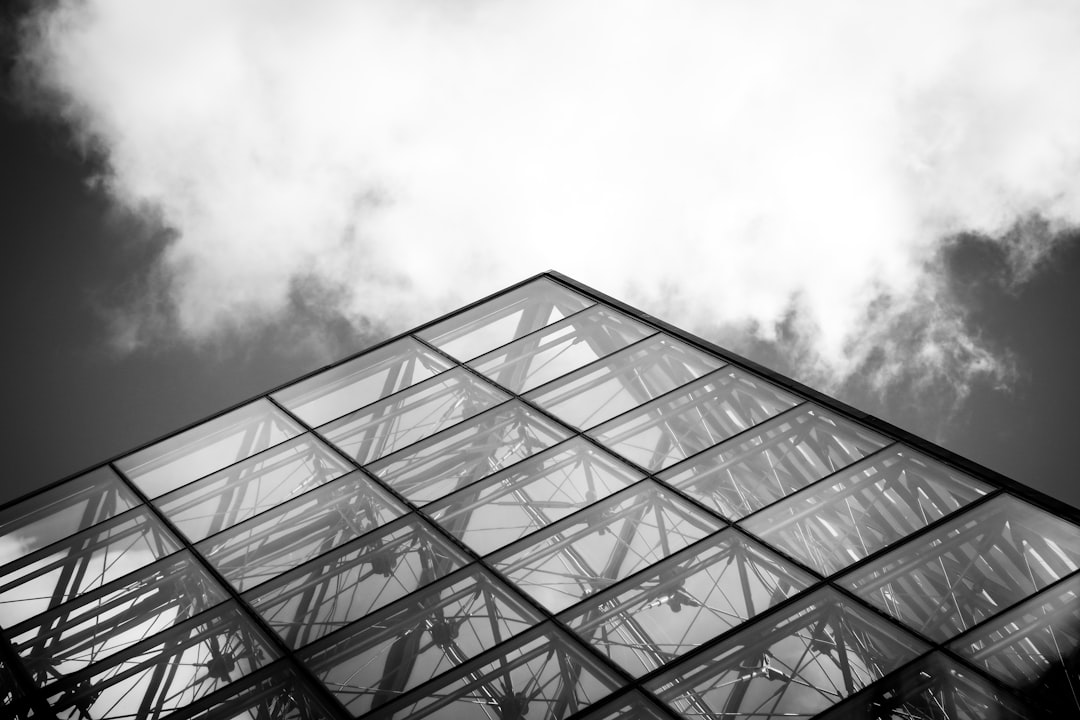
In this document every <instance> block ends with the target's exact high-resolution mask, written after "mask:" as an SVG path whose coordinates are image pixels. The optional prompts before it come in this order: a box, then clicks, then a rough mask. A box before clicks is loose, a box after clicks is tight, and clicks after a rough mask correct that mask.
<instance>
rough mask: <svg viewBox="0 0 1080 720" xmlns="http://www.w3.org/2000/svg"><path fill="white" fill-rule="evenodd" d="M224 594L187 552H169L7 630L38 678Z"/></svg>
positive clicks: (78, 664) (58, 673)
mask: <svg viewBox="0 0 1080 720" xmlns="http://www.w3.org/2000/svg"><path fill="white" fill-rule="evenodd" d="M225 599H226V595H225V591H224V590H222V589H221V587H220V586H219V585H218V584H217V583H215V582H214V581H213V580H212V579H211V578H210V576H209V575H207V573H206V571H205V570H203V569H202V566H201V565H199V564H198V563H197V562H196V561H195V560H194V559H193V558H192V556H191V554H190V553H187V552H183V553H178V554H176V555H172V556H170V557H168V558H166V559H164V560H161V561H159V562H157V563H154V564H153V565H150V566H147V567H145V568H142V569H140V570H137V571H135V572H134V573H132V574H130V575H127V576H125V577H123V578H120V579H119V580H116V581H114V582H112V583H109V584H108V585H106V586H104V587H101V588H98V589H97V590H94V591H92V592H89V593H86V594H84V595H80V596H79V597H77V598H75V599H74V600H72V601H71V602H69V603H67V604H64V605H61V606H60V607H58V608H56V609H54V610H49V611H48V612H45V613H42V614H40V615H35V616H34V617H33V618H31V619H30V620H28V621H26V622H24V623H21V624H20V625H17V626H15V627H13V628H11V629H10V630H9V631H8V632H7V633H6V634H7V635H8V636H9V637H10V638H11V639H12V644H13V645H14V647H15V649H16V650H17V651H18V653H19V654H20V655H21V656H22V658H23V664H24V665H25V666H26V669H27V670H28V671H29V672H30V673H31V675H33V677H34V679H35V680H36V681H37V682H38V683H39V684H40V685H45V684H46V683H48V682H51V681H52V680H55V679H56V678H59V677H62V676H64V675H68V674H70V673H73V672H76V671H78V670H82V669H83V668H85V667H86V666H87V665H89V664H90V663H94V662H97V661H99V660H102V659H104V658H106V657H108V656H110V655H112V654H113V653H115V652H119V651H120V650H123V649H124V648H127V647H130V646H132V645H134V644H135V643H137V642H140V641H142V640H145V639H146V638H148V637H150V636H151V635H153V634H155V633H157V632H159V631H161V630H163V629H165V628H168V627H172V626H173V625H176V624H178V623H181V622H183V621H184V620H186V619H188V618H189V617H192V616H193V615H197V614H199V613H200V612H202V611H204V610H206V609H208V608H210V607H213V606H214V605H216V604H218V603H220V602H222V601H224V600H225Z"/></svg>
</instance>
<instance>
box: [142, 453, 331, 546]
mask: <svg viewBox="0 0 1080 720" xmlns="http://www.w3.org/2000/svg"><path fill="white" fill-rule="evenodd" d="M348 470H349V466H348V465H347V464H346V463H345V460H343V459H342V458H340V457H338V456H337V454H336V453H334V452H333V451H332V450H330V449H329V448H328V447H326V446H325V445H323V444H322V443H321V442H319V441H318V440H317V439H316V438H315V437H313V436H312V435H301V436H300V437H298V438H294V439H292V440H290V441H288V442H286V443H282V444H281V445H278V446H277V447H275V448H274V449H272V450H267V451H266V452H264V453H260V454H259V455H255V456H254V457H250V458H248V459H247V460H244V461H243V462H240V463H237V464H235V465H231V466H229V467H227V468H225V469H224V470H221V471H220V472H216V473H214V474H213V475H211V476H209V477H206V478H203V479H202V480H200V481H198V482H196V483H193V484H191V485H187V486H185V487H182V488H180V489H179V490H175V491H174V492H171V493H169V494H168V495H166V496H165V497H162V498H160V499H159V500H155V501H154V504H155V505H157V506H158V507H159V508H161V511H162V512H164V513H165V515H166V516H168V518H169V519H170V520H172V522H173V523H174V524H175V525H176V527H177V528H179V529H180V531H181V532H183V533H184V534H185V535H187V536H188V537H189V538H191V539H192V540H202V539H203V538H205V537H207V536H209V535H213V534H214V533H216V532H220V531H221V530H224V529H225V528H227V527H231V526H233V525H235V524H236V523H238V522H242V521H244V520H246V519H248V518H249V517H252V516H253V515H256V514H257V513H260V512H262V511H264V510H269V509H270V508H272V507H275V506H277V505H280V504H281V503H283V502H285V501H286V500H288V499H290V498H292V497H293V496H294V495H296V494H298V493H302V492H304V491H305V490H310V489H311V488H315V487H318V486H320V485H324V484H326V483H328V482H330V481H331V480H333V479H334V478H336V477H338V476H340V475H344V474H345V473H346V472H348Z"/></svg>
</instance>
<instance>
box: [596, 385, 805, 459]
mask: <svg viewBox="0 0 1080 720" xmlns="http://www.w3.org/2000/svg"><path fill="white" fill-rule="evenodd" d="M798 402H799V398H797V397H795V396H794V395H789V394H788V393H786V392H784V391H783V390H780V389H779V388H776V387H773V386H772V385H770V384H769V383H767V382H765V381H763V380H759V379H758V378H756V377H754V376H752V375H749V374H747V373H745V372H743V371H742V370H737V369H735V368H725V369H723V370H720V371H718V372H714V373H712V374H711V375H709V376H708V377H705V378H703V379H701V380H698V381H697V382H695V383H693V384H691V385H688V386H687V387H685V388H683V389H681V390H678V391H676V392H674V393H671V394H670V395H665V396H664V397H662V398H660V399H658V400H654V401H653V402H651V403H649V404H648V405H645V406H643V407H641V408H639V409H638V410H635V411H633V412H630V413H627V414H626V415H623V416H621V417H617V418H615V419H614V420H612V421H611V422H609V423H605V424H604V425H601V426H600V427H598V428H596V429H595V430H593V431H591V432H590V433H589V434H590V435H592V436H593V437H595V438H596V439H597V440H599V441H600V442H602V443H603V444H604V445H606V446H607V447H609V448H611V449H612V450H614V451H615V452H617V453H619V454H620V455H622V456H623V457H624V458H626V459H628V460H630V461H631V462H635V463H637V464H638V465H640V466H641V467H643V468H645V469H646V470H652V471H655V470H661V469H663V468H666V467H667V466H668V465H672V464H674V463H676V462H678V461H679V460H683V459H685V458H687V457H689V456H691V455H694V454H696V453H699V452H701V451H702V450H704V449H706V448H709V447H712V446H713V445H715V444H716V443H718V442H720V441H721V440H726V439H727V438H729V437H731V436H732V435H734V434H736V433H738V432H741V431H743V430H745V429H746V428H748V427H750V426H752V425H757V424H758V423H760V422H762V421H764V420H767V419H769V418H770V417H772V416H773V415H776V414H777V413H780V412H783V411H784V410H787V409H788V408H790V407H792V406H794V405H796V404H797V403H798Z"/></svg>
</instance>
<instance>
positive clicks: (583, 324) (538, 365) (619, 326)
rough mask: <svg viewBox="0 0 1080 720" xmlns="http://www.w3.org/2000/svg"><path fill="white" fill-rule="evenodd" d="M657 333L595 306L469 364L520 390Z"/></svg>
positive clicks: (625, 317) (509, 387) (531, 387)
mask: <svg viewBox="0 0 1080 720" xmlns="http://www.w3.org/2000/svg"><path fill="white" fill-rule="evenodd" d="M655 333H656V330H654V329H653V328H651V327H649V326H647V325H642V324H641V323H639V322H637V321H636V320H632V319H630V318H628V317H627V316H625V315H623V314H621V313H617V312H615V311H614V310H610V309H608V308H606V307H603V306H600V305H594V306H593V307H591V308H589V309H588V310H583V311H582V312H580V313H578V314H577V315H573V316H571V317H568V318H566V319H565V320H562V321H560V322H557V323H555V324H554V325H551V326H549V327H547V328H545V329H544V330H540V331H538V332H535V333H533V334H532V335H527V336H525V337H523V338H521V339H520V340H516V341H514V342H512V343H510V344H509V345H507V346H506V347H503V348H499V349H498V350H493V351H492V352H490V353H488V354H487V355H484V356H483V357H479V358H477V359H476V360H473V361H472V362H470V363H469V366H470V367H471V368H473V369H474V370H476V371H478V372H481V373H483V374H484V375H486V376H488V377H489V378H491V379H492V380H494V381H495V382H497V383H499V385H501V386H502V387H504V388H507V389H508V390H510V391H511V392H515V393H523V392H525V391H526V390H532V389H533V388H534V387H537V386H539V385H543V384H544V383H546V382H548V381H549V380H554V379H555V378H557V377H561V376H563V375H565V374H566V373H568V372H570V371H571V370H577V369H578V368H579V367H582V366H584V365H588V364H589V363H591V362H593V361H594V360H599V359H600V358H602V357H605V356H607V355H610V354H611V353H613V352H615V351H616V350H619V349H621V348H624V347H626V346H627V345H630V344H631V343H635V342H637V341H638V340H641V339H643V338H646V337H648V336H649V335H653V334H655Z"/></svg>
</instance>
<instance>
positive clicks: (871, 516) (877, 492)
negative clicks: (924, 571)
mask: <svg viewBox="0 0 1080 720" xmlns="http://www.w3.org/2000/svg"><path fill="white" fill-rule="evenodd" d="M990 489H991V488H990V486H989V485H986V484H985V483H982V482H980V481H978V480H976V479H974V478H971V477H968V476H967V475H962V474H960V473H958V472H955V471H953V470H950V469H949V468H947V467H945V466H944V465H942V464H941V463H938V462H935V461H933V460H931V459H930V458H927V457H925V456H923V455H920V454H918V453H916V452H914V451H912V450H910V449H908V448H906V447H903V446H900V445H896V446H894V447H893V448H891V449H889V450H885V451H883V452H881V453H878V454H877V455H874V456H872V457H869V458H867V459H866V460H863V461H862V462H860V463H859V464H858V465H854V466H852V467H851V468H850V469H848V470H845V471H844V472H843V473H842V474H841V475H840V476H839V477H837V478H835V479H828V480H824V481H822V482H821V483H818V484H817V485H814V486H813V487H809V488H807V489H805V490H803V491H801V492H799V493H797V494H795V495H792V496H791V497H789V498H787V499H786V500H782V501H780V502H778V503H776V504H775V505H773V506H772V507H770V508H768V509H766V510H762V511H761V512H759V513H757V514H756V515H753V516H752V517H749V518H747V519H746V520H744V521H743V522H742V526H743V527H744V528H746V529H747V530H749V531H750V532H752V533H754V534H755V535H757V536H758V537H760V538H762V539H763V540H765V541H767V542H768V543H770V544H771V545H773V546H775V547H778V548H780V549H782V550H784V551H786V552H788V553H790V554H791V555H793V556H794V557H796V558H798V559H799V560H802V561H803V562H805V563H806V564H807V565H809V566H810V567H812V568H814V569H815V570H817V571H818V572H820V573H821V574H822V575H830V574H832V573H834V572H836V571H838V570H842V569H844V568H846V567H847V566H848V565H850V564H852V563H853V562H855V561H856V560H861V559H862V558H864V557H867V556H869V555H873V554H874V553H875V552H877V551H878V550H881V549H882V548H886V547H888V546H889V545H892V544H893V543H895V542H897V541H899V540H903V539H905V538H907V537H909V536H911V535H912V534H914V533H915V532H917V531H919V530H921V529H922V528H924V527H926V526H927V525H928V524H930V523H932V522H933V521H935V520H937V519H939V518H942V517H944V516H946V515H948V514H949V513H952V512H955V511H956V510H957V509H959V508H962V507H963V506H965V505H967V504H968V503H970V502H971V501H972V500H975V499H976V498H978V497H980V496H982V495H985V494H986V493H987V492H989V491H990Z"/></svg>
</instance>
